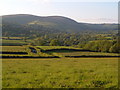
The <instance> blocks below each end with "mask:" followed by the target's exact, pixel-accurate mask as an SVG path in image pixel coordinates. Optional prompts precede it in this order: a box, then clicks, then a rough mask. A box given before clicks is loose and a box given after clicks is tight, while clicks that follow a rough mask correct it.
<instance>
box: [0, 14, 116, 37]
mask: <svg viewBox="0 0 120 90" xmlns="http://www.w3.org/2000/svg"><path fill="white" fill-rule="evenodd" d="M2 21H3V35H4V33H5V32H9V33H11V34H18V33H19V34H24V33H30V32H36V31H37V32H39V33H43V32H44V33H47V32H48V33H50V32H51V33H55V32H69V33H71V32H74V33H78V32H79V33H80V32H83V31H94V32H103V31H104V32H108V31H110V30H117V27H118V26H117V24H88V23H79V22H76V21H75V20H72V19H70V18H67V17H62V16H48V17H41V16H35V15H28V14H16V15H5V16H2ZM30 30H31V31H30Z"/></svg>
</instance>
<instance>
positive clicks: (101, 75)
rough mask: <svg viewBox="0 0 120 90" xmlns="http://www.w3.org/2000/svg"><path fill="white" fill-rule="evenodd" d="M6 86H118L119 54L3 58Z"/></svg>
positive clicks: (4, 84)
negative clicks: (104, 56) (111, 55)
mask: <svg viewBox="0 0 120 90" xmlns="http://www.w3.org/2000/svg"><path fill="white" fill-rule="evenodd" d="M2 62H3V65H2V70H3V72H2V73H3V77H2V79H3V88H117V87H118V58H58V59H57V58H54V59H32V58H31V59H23V58H21V59H14V58H13V59H3V61H2Z"/></svg>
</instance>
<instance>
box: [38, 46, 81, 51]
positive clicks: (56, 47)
mask: <svg viewBox="0 0 120 90" xmlns="http://www.w3.org/2000/svg"><path fill="white" fill-rule="evenodd" d="M37 47H38V48H41V49H43V50H51V49H61V48H65V49H78V48H74V47H70V46H37ZM79 49H80V48H79Z"/></svg>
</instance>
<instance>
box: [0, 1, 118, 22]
mask: <svg viewBox="0 0 120 90" xmlns="http://www.w3.org/2000/svg"><path fill="white" fill-rule="evenodd" d="M0 4H1V5H0V15H9V14H33V15H38V16H56V15H57V16H66V17H69V18H72V19H74V20H76V21H78V22H87V23H117V22H118V0H1V2H0Z"/></svg>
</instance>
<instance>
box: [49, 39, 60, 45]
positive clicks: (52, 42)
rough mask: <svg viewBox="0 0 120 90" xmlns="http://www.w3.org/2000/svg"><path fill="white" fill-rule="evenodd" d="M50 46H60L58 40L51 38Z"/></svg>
mask: <svg viewBox="0 0 120 90" xmlns="http://www.w3.org/2000/svg"><path fill="white" fill-rule="evenodd" d="M50 46H60V42H59V41H58V40H56V39H53V40H51V42H50Z"/></svg>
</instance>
